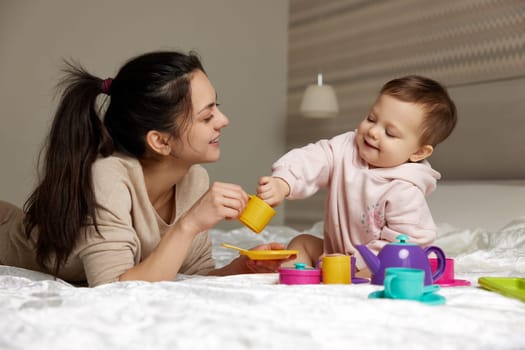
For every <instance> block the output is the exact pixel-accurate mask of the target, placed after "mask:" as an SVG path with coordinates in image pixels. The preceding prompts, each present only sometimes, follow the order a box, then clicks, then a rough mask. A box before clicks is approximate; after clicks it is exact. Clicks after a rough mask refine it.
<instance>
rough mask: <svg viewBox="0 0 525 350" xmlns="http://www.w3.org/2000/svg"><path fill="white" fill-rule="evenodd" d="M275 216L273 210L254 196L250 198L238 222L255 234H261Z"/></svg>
mask: <svg viewBox="0 0 525 350" xmlns="http://www.w3.org/2000/svg"><path fill="white" fill-rule="evenodd" d="M274 215H275V210H274V209H273V208H272V207H271V206H270V205H269V204H268V203H266V202H265V201H263V200H262V199H260V198H259V197H257V196H255V195H251V196H250V200H249V201H248V204H247V205H246V208H245V209H244V211H243V212H242V214H241V217H240V218H239V221H240V222H242V223H243V224H244V225H246V226H247V227H248V228H249V229H250V230H252V231H253V232H255V233H259V232H261V231H262V230H263V229H264V228H265V227H266V225H268V223H269V222H270V220H271V219H272V218H273V216H274Z"/></svg>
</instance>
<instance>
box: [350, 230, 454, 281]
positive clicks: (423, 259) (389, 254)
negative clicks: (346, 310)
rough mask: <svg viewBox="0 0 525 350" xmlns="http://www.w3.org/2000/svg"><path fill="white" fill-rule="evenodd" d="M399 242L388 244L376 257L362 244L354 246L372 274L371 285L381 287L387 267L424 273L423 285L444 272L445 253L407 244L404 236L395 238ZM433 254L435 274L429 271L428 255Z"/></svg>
mask: <svg viewBox="0 0 525 350" xmlns="http://www.w3.org/2000/svg"><path fill="white" fill-rule="evenodd" d="M396 238H397V239H398V241H399V242H397V243H389V244H387V245H385V246H384V247H383V249H381V251H380V252H379V254H378V255H377V256H376V255H375V254H374V253H373V252H372V251H370V249H368V247H366V246H365V245H362V244H358V245H356V249H357V250H358V251H359V253H361V256H362V257H363V259H364V260H365V263H366V265H367V266H368V268H369V269H370V271H371V272H372V279H371V283H372V284H378V285H382V284H383V280H384V277H385V269H386V268H387V267H409V268H414V269H421V270H423V271H425V285H430V284H433V282H434V281H436V280H437V279H439V278H440V277H441V275H442V274H443V272H444V271H445V253H443V251H442V250H441V248H439V247H435V246H432V247H427V248H425V249H423V248H421V247H420V246H418V245H416V244H412V243H407V240H408V237H407V236H406V235H399V236H397V237H396ZM431 253H434V254H436V256H437V258H438V266H437V269H436V272H434V273H432V271H431V270H430V263H429V261H428V255H429V254H431Z"/></svg>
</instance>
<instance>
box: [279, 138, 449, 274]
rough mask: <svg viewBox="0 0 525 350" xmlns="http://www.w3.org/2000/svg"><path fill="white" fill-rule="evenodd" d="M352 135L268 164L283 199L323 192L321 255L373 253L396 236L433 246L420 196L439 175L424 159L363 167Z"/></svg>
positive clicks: (293, 152)
mask: <svg viewBox="0 0 525 350" xmlns="http://www.w3.org/2000/svg"><path fill="white" fill-rule="evenodd" d="M355 135H356V134H355V132H347V133H344V134H341V135H338V136H335V137H333V138H332V139H330V140H320V141H318V142H316V143H314V144H309V145H307V146H305V147H302V148H297V149H293V150H291V151H290V152H288V153H287V154H285V155H284V156H283V157H281V158H280V159H279V160H277V162H275V163H274V164H273V167H272V170H273V173H272V176H275V177H280V178H282V179H284V180H285V181H286V182H287V183H288V184H289V185H290V194H289V196H288V197H287V198H288V199H300V198H306V197H309V196H311V195H313V194H314V193H316V192H317V191H318V190H319V189H321V188H326V189H327V190H328V196H327V198H326V203H325V217H324V252H325V253H326V254H331V253H343V254H354V255H356V257H357V268H358V269H362V268H363V267H365V266H366V265H365V263H364V261H363V260H362V258H361V256H360V255H359V254H358V252H357V250H356V249H355V248H354V245H355V244H366V245H367V246H368V247H369V248H370V249H371V250H373V251H375V252H376V253H377V252H379V250H381V248H382V247H383V246H384V245H385V244H387V243H389V242H392V241H396V237H397V236H398V235H399V234H405V235H407V236H409V241H410V242H411V243H416V244H419V245H421V246H428V245H430V244H432V243H433V242H434V240H435V238H436V226H435V224H434V221H433V219H432V215H431V213H430V210H429V207H428V205H427V203H426V200H425V196H426V195H428V194H429V193H431V192H432V191H433V190H434V189H435V188H436V182H437V180H438V179H439V178H440V177H441V175H440V174H439V173H438V172H437V171H435V170H433V169H432V168H431V166H430V164H429V163H428V162H427V161H423V162H421V163H404V164H401V165H399V166H397V167H393V168H372V169H369V168H368V164H367V163H366V162H364V161H363V160H362V159H361V158H360V157H359V154H358V152H357V148H356V145H355Z"/></svg>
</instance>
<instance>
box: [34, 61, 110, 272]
mask: <svg viewBox="0 0 525 350" xmlns="http://www.w3.org/2000/svg"><path fill="white" fill-rule="evenodd" d="M64 73H65V76H64V78H63V79H62V80H61V82H60V83H59V85H58V87H59V88H61V89H62V90H63V93H62V96H61V99H60V103H59V106H58V109H57V111H56V114H55V116H54V119H53V123H52V126H51V130H50V132H49V134H48V136H47V140H46V146H45V148H44V150H43V151H44V155H45V157H44V159H43V164H41V165H42V167H40V169H39V170H40V179H39V184H38V186H37V187H36V189H35V190H34V192H33V193H32V194H31V195H30V197H29V198H28V200H27V201H26V202H25V204H24V210H25V212H26V218H25V230H26V235H27V237H28V238H30V236H31V232H32V230H33V229H34V228H35V227H37V228H38V236H37V237H36V240H37V244H36V247H37V248H36V259H37V262H38V263H39V264H40V265H41V266H42V267H44V268H46V269H49V268H52V271H53V272H54V274H55V275H57V274H58V271H59V269H60V267H61V266H63V265H64V264H65V263H66V262H67V259H68V257H69V255H70V253H71V252H72V250H73V248H74V247H75V244H76V242H77V240H78V239H79V233H80V232H81V228H82V227H83V226H85V225H89V224H93V225H94V226H95V228H96V229H97V231H98V228H97V225H96V219H95V209H96V200H95V195H94V191H93V184H92V177H91V167H92V164H93V162H94V161H95V160H96V159H97V157H98V155H99V154H102V155H104V156H107V155H109V154H111V153H112V145H111V139H110V137H109V136H108V133H107V131H106V129H105V127H104V126H103V124H102V122H101V120H100V118H99V114H98V113H97V103H96V99H97V96H98V95H99V94H100V93H102V92H106V91H103V89H104V88H107V83H104V81H103V80H102V79H99V78H97V77H95V76H93V75H91V74H89V73H87V72H86V70H85V69H84V68H82V67H81V66H79V65H75V64H73V63H70V62H66V67H65V69H64ZM106 93H107V92H106ZM41 155H42V154H41ZM40 160H42V159H41V158H40Z"/></svg>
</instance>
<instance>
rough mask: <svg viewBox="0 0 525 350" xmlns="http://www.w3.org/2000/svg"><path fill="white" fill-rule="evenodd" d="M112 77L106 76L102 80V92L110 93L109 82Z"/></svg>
mask: <svg viewBox="0 0 525 350" xmlns="http://www.w3.org/2000/svg"><path fill="white" fill-rule="evenodd" d="M112 82H113V78H107V79H105V80H104V81H103V82H102V93H103V94H106V95H108V96H109V95H111V83H112Z"/></svg>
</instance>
